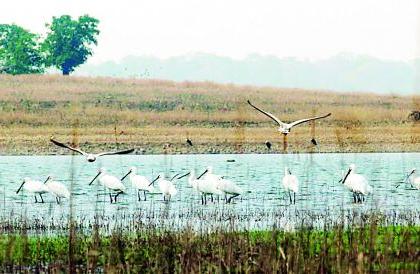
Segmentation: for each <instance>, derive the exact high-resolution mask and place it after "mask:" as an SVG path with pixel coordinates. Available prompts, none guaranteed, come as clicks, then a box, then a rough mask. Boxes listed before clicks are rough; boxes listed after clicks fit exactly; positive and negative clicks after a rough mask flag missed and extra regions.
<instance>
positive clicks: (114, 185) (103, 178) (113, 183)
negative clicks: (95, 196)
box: [89, 168, 125, 204]
mask: <svg viewBox="0 0 420 274" xmlns="http://www.w3.org/2000/svg"><path fill="white" fill-rule="evenodd" d="M98 177H99V178H98ZM96 178H98V180H99V182H100V183H101V185H103V186H104V187H106V188H107V189H109V190H110V193H109V199H110V200H111V204H112V203H113V202H114V203H116V202H117V197H118V195H120V194H122V193H124V192H125V186H124V185H123V183H122V182H121V180H120V179H118V178H117V177H115V176H112V175H109V174H107V173H106V170H105V169H104V168H100V169H99V170H98V174H97V175H96V176H95V178H93V179H92V181H90V183H89V185H91V184H92V183H93V182H94V181H95V180H96ZM111 191H116V192H117V194H115V195H114V199H112V195H111Z"/></svg>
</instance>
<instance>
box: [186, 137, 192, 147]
mask: <svg viewBox="0 0 420 274" xmlns="http://www.w3.org/2000/svg"><path fill="white" fill-rule="evenodd" d="M186 141H187V144H189V145H190V146H192V145H193V143H192V141H191V139H189V138H187V140H186Z"/></svg>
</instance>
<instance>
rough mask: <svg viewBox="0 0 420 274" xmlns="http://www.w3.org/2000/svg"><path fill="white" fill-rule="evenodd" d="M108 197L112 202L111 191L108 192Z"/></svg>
mask: <svg viewBox="0 0 420 274" xmlns="http://www.w3.org/2000/svg"><path fill="white" fill-rule="evenodd" d="M109 199H110V200H111V204H112V203H113V200H112V195H111V192H110V193H109Z"/></svg>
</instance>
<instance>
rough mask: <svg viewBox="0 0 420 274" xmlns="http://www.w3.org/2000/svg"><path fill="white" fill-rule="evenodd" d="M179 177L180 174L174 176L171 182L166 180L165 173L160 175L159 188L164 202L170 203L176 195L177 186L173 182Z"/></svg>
mask: <svg viewBox="0 0 420 274" xmlns="http://www.w3.org/2000/svg"><path fill="white" fill-rule="evenodd" d="M178 175H179V174H176V175H175V176H173V177H172V179H171V180H166V179H165V175H164V174H163V173H160V174H159V176H158V177H157V184H158V188H159V191H160V192H161V193H162V194H163V200H164V201H166V200H167V201H170V200H171V197H172V196H175V195H176V193H177V190H176V188H175V185H174V184H173V183H172V180H173V179H175V178H176V177H177V176H178Z"/></svg>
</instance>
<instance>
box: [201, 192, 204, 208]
mask: <svg viewBox="0 0 420 274" xmlns="http://www.w3.org/2000/svg"><path fill="white" fill-rule="evenodd" d="M201 204H202V205H204V194H201Z"/></svg>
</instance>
